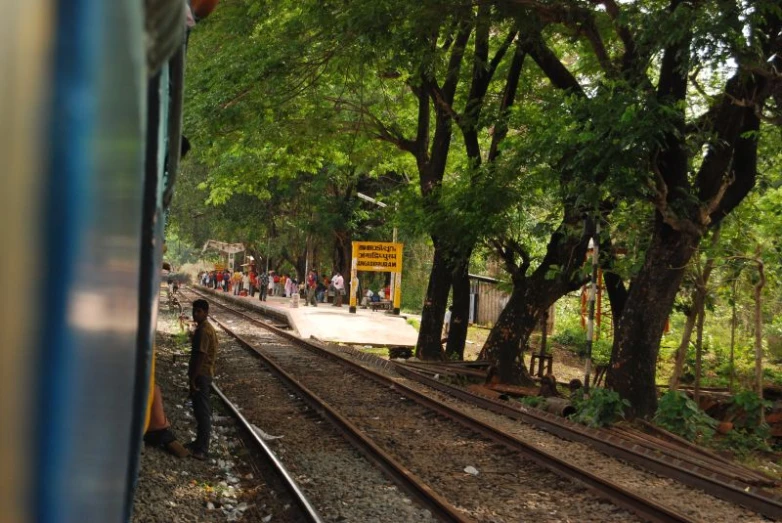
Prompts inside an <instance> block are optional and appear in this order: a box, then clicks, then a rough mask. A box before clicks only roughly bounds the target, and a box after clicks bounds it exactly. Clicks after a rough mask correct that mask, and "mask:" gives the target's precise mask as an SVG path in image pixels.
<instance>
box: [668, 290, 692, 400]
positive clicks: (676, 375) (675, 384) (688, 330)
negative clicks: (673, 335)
mask: <svg viewBox="0 0 782 523" xmlns="http://www.w3.org/2000/svg"><path fill="white" fill-rule="evenodd" d="M697 311H698V307H696V306H695V305H694V304H693V306H692V307H691V308H690V310H689V311H688V313H687V315H686V316H687V321H686V322H685V323H684V332H683V333H682V341H681V342H680V343H679V348H678V349H677V350H676V361H675V363H674V364H673V374H672V375H671V381H670V385H669V386H670V389H671V390H676V389H677V388H679V381H680V380H681V378H682V372H683V370H684V360H685V359H687V349H688V348H689V347H690V339H691V338H692V331H693V329H694V328H695V320H696V318H697V316H698V312H697Z"/></svg>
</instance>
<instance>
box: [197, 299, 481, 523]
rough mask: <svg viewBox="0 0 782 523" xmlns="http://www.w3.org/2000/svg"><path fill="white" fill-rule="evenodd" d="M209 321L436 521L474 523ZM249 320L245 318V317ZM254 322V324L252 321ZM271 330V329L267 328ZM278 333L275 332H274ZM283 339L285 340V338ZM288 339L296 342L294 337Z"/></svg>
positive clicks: (284, 374)
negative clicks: (271, 373) (248, 353)
mask: <svg viewBox="0 0 782 523" xmlns="http://www.w3.org/2000/svg"><path fill="white" fill-rule="evenodd" d="M191 292H194V293H196V294H198V295H200V296H204V295H203V294H201V293H199V292H198V291H195V290H191ZM215 304H216V305H217V306H219V307H223V308H225V309H227V310H231V312H233V313H235V314H237V315H241V316H245V315H243V314H242V313H241V312H238V311H233V310H232V309H231V308H230V307H226V306H224V305H222V304H220V303H215ZM210 317H211V319H212V321H214V322H215V323H217V325H219V326H220V328H222V329H223V330H224V331H225V332H226V333H228V334H229V335H230V336H232V337H233V338H234V339H236V340H237V341H238V342H239V343H240V344H241V345H243V346H244V347H246V348H247V349H249V350H251V351H252V352H253V353H254V354H255V355H257V356H258V357H259V358H260V359H261V360H262V361H263V363H264V365H266V366H267V367H268V368H269V370H271V371H272V372H273V373H274V374H275V375H276V376H277V377H278V378H279V379H280V380H281V381H282V382H283V383H285V384H286V386H288V387H289V388H290V389H292V390H294V391H295V392H296V393H297V394H298V395H299V396H301V397H302V398H303V399H304V400H305V401H306V402H307V403H308V404H309V405H310V407H312V408H313V409H314V410H315V411H316V412H318V413H320V414H321V416H322V417H324V418H325V419H326V420H327V421H329V422H330V423H332V424H333V425H334V426H335V427H336V428H337V429H338V430H339V431H340V432H341V433H342V434H344V435H345V436H346V438H347V439H348V441H350V442H351V443H352V444H353V445H354V447H356V449H357V450H359V451H360V452H361V453H362V454H363V455H364V456H365V457H367V459H369V460H370V461H371V462H372V463H374V464H375V465H376V466H377V467H378V468H380V469H381V470H382V471H384V472H385V473H386V474H387V475H388V476H390V477H391V478H393V479H394V481H395V482H396V483H397V484H398V485H399V486H400V487H401V488H402V489H404V490H405V491H406V492H407V493H408V494H410V495H411V496H413V497H415V498H416V499H418V500H419V501H420V502H421V503H422V504H423V505H424V506H426V507H427V508H428V509H429V510H430V511H431V512H432V513H433V514H434V515H435V516H436V517H438V518H439V519H441V520H442V521H446V522H454V523H474V520H473V519H471V518H469V517H468V516H466V515H464V514H463V513H462V512H461V511H459V510H458V509H457V508H456V507H454V506H453V505H451V504H450V503H449V502H448V501H447V500H446V499H445V498H443V497H442V496H440V495H439V494H438V493H437V492H436V491H434V490H433V489H432V488H431V487H429V486H428V485H427V484H426V483H424V482H423V480H421V479H420V478H419V477H418V476H416V475H415V474H414V473H413V472H412V471H410V470H409V469H407V468H406V467H404V466H403V465H402V464H401V463H399V462H398V461H396V460H395V459H394V458H393V457H392V456H391V455H390V454H388V453H386V452H385V451H384V450H383V449H382V448H380V447H379V446H378V445H377V444H376V443H375V442H374V441H372V440H371V439H369V438H368V437H366V436H365V435H364V433H363V432H362V431H361V430H360V429H359V428H358V427H356V426H355V425H354V424H353V423H351V422H350V421H349V420H348V419H347V418H345V417H344V416H342V415H341V414H339V413H338V412H337V411H336V410H334V409H333V408H332V407H331V406H329V405H328V404H327V403H326V402H325V401H324V400H322V399H321V398H320V397H318V396H317V395H316V394H315V393H314V392H312V391H311V390H309V389H308V388H307V387H306V386H305V385H303V384H302V383H301V382H299V380H297V379H296V378H295V377H293V376H292V375H290V374H289V373H287V372H286V371H285V370H283V369H282V368H281V367H280V366H279V365H278V364H277V363H275V362H274V361H272V360H271V359H270V358H268V357H267V356H266V355H265V354H263V353H262V352H261V351H260V350H259V349H258V348H257V347H255V346H254V345H253V344H252V343H250V342H249V341H247V340H245V339H244V338H243V337H242V336H240V335H239V334H237V333H235V332H233V331H232V330H231V329H230V328H229V327H228V326H227V325H226V324H225V323H223V322H221V321H220V320H218V319H217V318H215V317H213V316H210ZM247 318H248V319H250V318H249V317H247ZM252 321H254V322H258V320H252ZM259 323H263V322H259ZM270 327H271V326H270ZM271 329H273V331H274V332H275V333H277V334H278V333H279V332H285V331H281V330H280V329H278V328H276V327H271ZM278 331H279V332H278ZM286 338H287V337H286ZM290 339H292V340H298V339H299V338H296V337H295V336H292V337H291V338H290Z"/></svg>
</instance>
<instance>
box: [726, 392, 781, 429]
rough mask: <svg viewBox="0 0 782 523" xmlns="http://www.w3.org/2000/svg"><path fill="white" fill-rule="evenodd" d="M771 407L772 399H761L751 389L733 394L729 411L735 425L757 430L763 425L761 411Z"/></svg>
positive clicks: (739, 427) (740, 427)
mask: <svg viewBox="0 0 782 523" xmlns="http://www.w3.org/2000/svg"><path fill="white" fill-rule="evenodd" d="M769 407H771V402H770V401H765V400H761V399H760V397H759V396H758V395H757V394H756V393H755V392H753V391H751V390H743V391H741V392H739V393H737V394H734V395H733V397H732V398H731V400H730V408H729V410H728V412H729V413H730V414H731V417H732V418H733V426H734V427H736V428H738V429H744V430H747V431H749V432H755V431H756V430H757V429H759V428H760V427H761V423H760V414H761V412H762V411H763V410H765V409H766V408H769Z"/></svg>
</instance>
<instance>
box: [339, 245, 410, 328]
mask: <svg viewBox="0 0 782 523" xmlns="http://www.w3.org/2000/svg"><path fill="white" fill-rule="evenodd" d="M403 247H404V245H403V244H401V243H389V242H353V255H352V262H351V265H350V308H349V311H350V312H352V313H354V314H355V313H356V305H357V299H356V292H358V288H357V283H358V280H357V277H358V271H365V272H390V273H391V278H392V279H393V282H394V286H393V287H394V293H393V294H394V295H393V296H389V298H390V299H392V300H393V306H394V314H399V306H400V303H401V300H402V252H403Z"/></svg>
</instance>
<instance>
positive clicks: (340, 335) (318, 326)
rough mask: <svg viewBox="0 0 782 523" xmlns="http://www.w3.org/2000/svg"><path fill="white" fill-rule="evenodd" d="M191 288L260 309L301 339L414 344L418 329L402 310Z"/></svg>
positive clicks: (387, 344) (377, 344)
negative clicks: (399, 312)
mask: <svg viewBox="0 0 782 523" xmlns="http://www.w3.org/2000/svg"><path fill="white" fill-rule="evenodd" d="M193 288H194V289H196V290H198V291H200V292H206V293H209V294H215V295H217V296H219V297H220V298H224V299H226V300H228V301H234V302H238V303H241V304H243V305H246V306H250V307H253V308H256V309H260V310H261V311H262V312H263V313H264V314H267V315H270V316H272V317H277V318H279V319H280V320H285V321H287V323H288V325H290V327H291V329H293V330H294V331H295V332H296V334H297V335H298V336H300V337H302V338H305V339H309V338H315V339H318V340H322V341H328V342H334V343H347V344H353V345H374V346H386V347H389V346H400V347H415V344H416V342H417V341H418V332H417V331H416V330H415V329H414V328H413V326H412V325H410V324H409V323H407V319H406V317H405V315H404V314H402V315H399V316H395V315H393V314H388V313H386V312H383V311H376V312H373V311H371V310H369V309H362V308H360V307H359V308H358V310H357V311H356V314H350V313H349V312H348V305H342V307H334V306H333V305H331V304H330V303H319V304H318V306H317V307H312V306H307V307H305V306H304V301H303V300H299V306H298V307H291V299H290V298H282V297H279V296H269V297H268V298H267V300H266V301H260V300H259V299H258V295H257V294H256V295H255V298H250V297H249V296H247V297H245V296H234V295H233V294H230V293H227V292H222V291H215V290H213V289H207V288H205V287H202V286H200V285H197V286H194V287H193Z"/></svg>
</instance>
